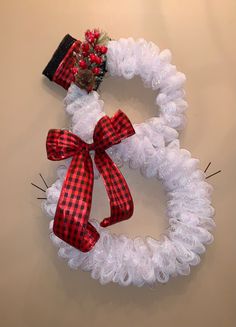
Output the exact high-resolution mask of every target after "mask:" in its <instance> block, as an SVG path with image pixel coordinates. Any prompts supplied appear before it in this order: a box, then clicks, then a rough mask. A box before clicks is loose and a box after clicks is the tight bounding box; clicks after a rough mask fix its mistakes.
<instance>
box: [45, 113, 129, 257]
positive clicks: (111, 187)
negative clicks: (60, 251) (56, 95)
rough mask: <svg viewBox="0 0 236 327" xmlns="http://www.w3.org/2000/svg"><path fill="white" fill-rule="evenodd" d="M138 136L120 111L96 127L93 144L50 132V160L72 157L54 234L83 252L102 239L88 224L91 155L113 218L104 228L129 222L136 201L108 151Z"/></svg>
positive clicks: (48, 152)
mask: <svg viewBox="0 0 236 327" xmlns="http://www.w3.org/2000/svg"><path fill="white" fill-rule="evenodd" d="M134 133H135V131H134V129H133V126H132V124H131V122H130V120H129V119H128V117H127V116H126V115H125V114H124V113H123V112H122V111H121V110H118V111H117V112H116V114H115V115H114V116H113V117H112V118H109V117H108V116H103V117H102V118H101V119H100V120H99V121H98V123H97V124H96V126H95V129H94V133H93V143H92V144H88V143H85V142H84V141H83V140H81V138H79V137H78V136H77V135H75V134H73V133H71V132H69V131H68V130H60V129H51V130H50V131H49V132H48V136H47V142H46V148H47V156H48V159H50V160H53V161H57V160H63V159H66V158H70V157H72V160H71V163H70V166H69V168H68V171H67V175H66V177H65V180H64V183H63V185H62V190H61V194H60V197H59V200H58V204H57V208H56V213H55V217H54V224H53V231H54V233H55V235H57V236H58V237H59V238H60V239H62V240H63V241H65V242H66V243H68V244H70V245H72V246H73V247H75V248H77V249H79V250H80V251H83V252H87V251H90V250H91V249H92V248H93V246H94V245H95V243H96V242H97V241H98V239H99V233H98V232H97V230H96V229H95V227H94V226H93V225H92V224H90V223H89V222H88V220H89V215H90V210H91V204H92V191H93V182H94V172H93V162H92V159H91V156H90V151H91V150H93V151H94V152H95V156H94V162H95V164H96V166H97V169H98V171H99V172H100V174H101V175H102V177H103V180H104V184H105V187H106V191H107V194H108V197H109V199H110V217H108V218H105V219H104V220H103V221H102V222H101V223H100V225H101V226H103V227H106V226H109V225H112V224H115V223H117V222H120V221H122V220H126V219H128V218H130V217H131V216H132V214H133V209H134V206H133V200H132V196H131V194H130V191H129V188H128V185H127V183H126V181H125V179H124V177H123V175H122V174H121V172H120V171H119V169H118V168H117V166H116V164H115V163H114V162H113V161H112V160H111V158H110V157H109V156H108V154H107V153H106V150H107V149H108V148H109V147H111V146H113V145H114V144H118V143H120V142H121V140H123V139H125V138H127V137H129V136H131V135H133V134H134Z"/></svg>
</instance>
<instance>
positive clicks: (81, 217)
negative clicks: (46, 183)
mask: <svg viewBox="0 0 236 327" xmlns="http://www.w3.org/2000/svg"><path fill="white" fill-rule="evenodd" d="M93 177H94V176H93V164H92V160H91V158H90V156H89V154H88V153H86V152H84V151H81V152H80V153H79V154H76V155H75V156H74V157H73V159H72V161H71V164H70V167H69V169H68V171H67V175H66V178H65V181H64V184H63V186H62V191H61V194H60V197H59V200H58V204H57V209H56V214H55V217H54V224H53V231H54V233H55V235H57V236H58V237H59V238H60V239H62V240H63V241H65V242H66V243H68V244H70V245H72V246H73V247H75V248H77V249H79V250H80V251H83V252H88V251H90V250H91V249H92V247H93V246H94V245H95V243H96V242H97V241H98V239H99V234H98V232H97V230H96V229H95V228H94V227H93V225H91V224H90V223H89V222H88V219H89V214H90V210H91V202H92V191H93Z"/></svg>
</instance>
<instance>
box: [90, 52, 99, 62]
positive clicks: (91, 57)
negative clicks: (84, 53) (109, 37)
mask: <svg viewBox="0 0 236 327" xmlns="http://www.w3.org/2000/svg"><path fill="white" fill-rule="evenodd" d="M96 57H97V56H95V54H94V53H90V55H89V59H90V60H91V62H96Z"/></svg>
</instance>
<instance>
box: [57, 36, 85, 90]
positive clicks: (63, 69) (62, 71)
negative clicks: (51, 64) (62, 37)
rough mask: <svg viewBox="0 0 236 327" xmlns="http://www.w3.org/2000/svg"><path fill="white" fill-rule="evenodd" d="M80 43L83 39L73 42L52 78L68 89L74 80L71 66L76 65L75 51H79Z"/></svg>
mask: <svg viewBox="0 0 236 327" xmlns="http://www.w3.org/2000/svg"><path fill="white" fill-rule="evenodd" d="M80 45H81V41H79V40H77V41H75V42H74V43H73V44H72V46H71V47H70V48H69V50H68V52H67V53H66V55H65V57H64V58H63V60H62V61H61V63H60V64H59V66H58V68H57V70H56V72H55V74H54V75H53V78H52V80H53V81H54V82H55V83H57V84H59V85H61V86H62V87H63V88H64V89H66V90H67V89H68V88H69V86H70V85H71V83H72V82H73V81H74V74H73V73H72V71H71V68H72V67H74V58H73V52H74V51H75V52H78V51H79V48H80Z"/></svg>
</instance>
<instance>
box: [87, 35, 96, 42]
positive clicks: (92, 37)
mask: <svg viewBox="0 0 236 327" xmlns="http://www.w3.org/2000/svg"><path fill="white" fill-rule="evenodd" d="M88 41H89V43H94V41H95V37H94V36H93V35H91V36H90V37H89V39H88Z"/></svg>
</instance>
